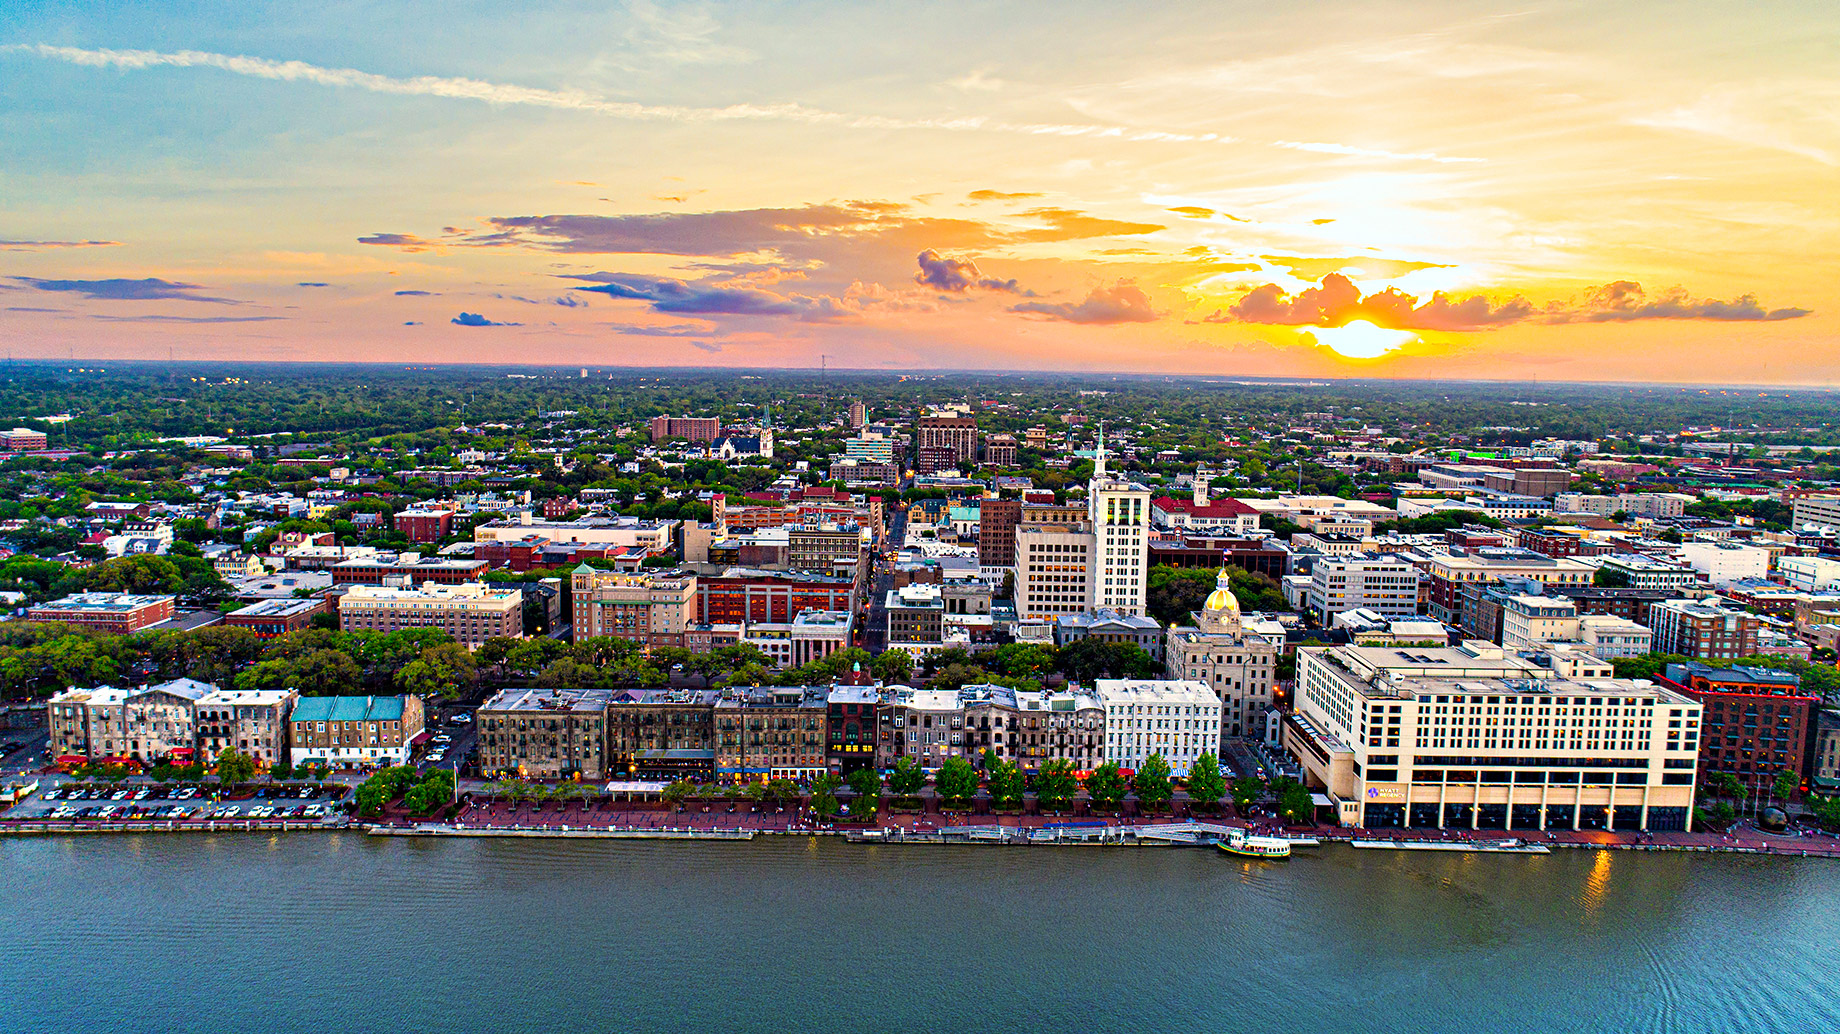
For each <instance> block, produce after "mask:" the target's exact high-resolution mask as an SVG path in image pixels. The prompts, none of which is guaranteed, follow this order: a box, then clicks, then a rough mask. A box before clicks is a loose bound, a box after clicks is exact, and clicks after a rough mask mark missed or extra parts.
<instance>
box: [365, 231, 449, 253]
mask: <svg viewBox="0 0 1840 1034" xmlns="http://www.w3.org/2000/svg"><path fill="white" fill-rule="evenodd" d="M358 243H359V244H375V245H377V246H379V247H384V248H400V249H402V250H403V251H427V250H428V249H429V248H432V247H434V246H435V245H436V243H437V242H436V241H431V240H425V239H423V238H421V237H417V236H416V235H415V234H413V233H373V234H371V235H370V236H368V237H359V238H358Z"/></svg>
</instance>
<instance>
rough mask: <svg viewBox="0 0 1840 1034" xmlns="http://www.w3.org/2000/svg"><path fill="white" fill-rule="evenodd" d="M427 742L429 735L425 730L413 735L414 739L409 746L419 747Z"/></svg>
mask: <svg viewBox="0 0 1840 1034" xmlns="http://www.w3.org/2000/svg"><path fill="white" fill-rule="evenodd" d="M428 740H429V733H428V732H427V731H426V730H423V731H422V732H418V733H416V734H415V738H414V739H412V740H410V741H409V746H411V747H419V746H421V745H422V744H424V743H427V742H428Z"/></svg>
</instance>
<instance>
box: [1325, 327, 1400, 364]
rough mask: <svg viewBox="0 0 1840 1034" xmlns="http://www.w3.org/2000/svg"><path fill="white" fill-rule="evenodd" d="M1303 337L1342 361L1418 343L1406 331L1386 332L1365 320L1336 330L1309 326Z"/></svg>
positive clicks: (1381, 353)
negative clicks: (1340, 357) (1329, 351)
mask: <svg viewBox="0 0 1840 1034" xmlns="http://www.w3.org/2000/svg"><path fill="white" fill-rule="evenodd" d="M1305 335H1306V336H1308V337H1310V338H1313V339H1314V340H1315V342H1316V343H1317V344H1318V345H1322V346H1324V347H1327V348H1329V349H1332V350H1334V352H1335V354H1337V355H1339V356H1342V357H1343V358H1345V359H1378V358H1380V357H1381V356H1383V355H1385V354H1387V353H1388V352H1394V351H1397V350H1399V349H1401V348H1404V347H1405V346H1407V345H1410V344H1412V343H1414V342H1416V341H1417V340H1418V335H1417V334H1414V333H1412V332H1411V331H1407V330H1389V329H1387V328H1386V327H1380V326H1375V325H1374V324H1372V323H1369V322H1368V321H1366V320H1349V321H1348V322H1347V323H1345V324H1343V325H1342V326H1339V327H1311V328H1310V329H1309V330H1307V331H1305Z"/></svg>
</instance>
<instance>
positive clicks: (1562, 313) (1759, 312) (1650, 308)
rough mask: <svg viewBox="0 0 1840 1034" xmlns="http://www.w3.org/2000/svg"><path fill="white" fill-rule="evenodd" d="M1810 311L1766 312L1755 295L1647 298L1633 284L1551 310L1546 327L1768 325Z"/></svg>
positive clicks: (1680, 293) (1621, 283)
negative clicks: (1645, 323)
mask: <svg viewBox="0 0 1840 1034" xmlns="http://www.w3.org/2000/svg"><path fill="white" fill-rule="evenodd" d="M1811 311H1813V310H1810V309H1765V308H1764V307H1763V306H1762V305H1759V304H1758V302H1757V296H1756V295H1754V294H1743V295H1739V296H1738V297H1736V298H1734V299H1732V300H1731V301H1728V302H1726V301H1720V300H1718V299H1717V298H1694V297H1692V296H1690V295H1689V294H1687V292H1686V289H1684V288H1680V287H1672V288H1669V289H1667V290H1665V291H1662V292H1661V293H1660V294H1657V295H1655V296H1654V297H1652V298H1651V297H1650V296H1649V295H1648V293H1647V292H1645V291H1644V290H1642V285H1641V284H1639V283H1636V282H1635V281H1633V280H1618V281H1616V282H1614V283H1609V284H1605V285H1604V286H1602V287H1599V288H1596V289H1594V290H1592V291H1591V292H1589V293H1588V294H1586V295H1585V297H1584V299H1583V300H1582V301H1581V302H1579V303H1578V304H1576V305H1574V306H1570V307H1567V308H1557V309H1555V308H1550V307H1549V309H1548V310H1547V313H1546V316H1545V320H1546V322H1548V323H1617V322H1624V321H1630V320H1718V321H1728V322H1741V323H1770V322H1775V321H1776V320H1793V319H1800V318H1801V317H1803V316H1806V315H1808V314H1809V313H1810V312H1811Z"/></svg>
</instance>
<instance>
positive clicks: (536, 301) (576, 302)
mask: <svg viewBox="0 0 1840 1034" xmlns="http://www.w3.org/2000/svg"><path fill="white" fill-rule="evenodd" d="M492 297H494V298H503V299H504V300H506V301H510V302H523V303H524V304H526V305H560V306H562V307H563V308H565V309H585V308H587V307H588V303H587V302H586V301H585V300H583V299H581V298H576V297H574V296H573V295H566V294H565V295H560V296H558V297H555V298H526V297H524V296H523V295H519V294H495V295H493V296H492Z"/></svg>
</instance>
